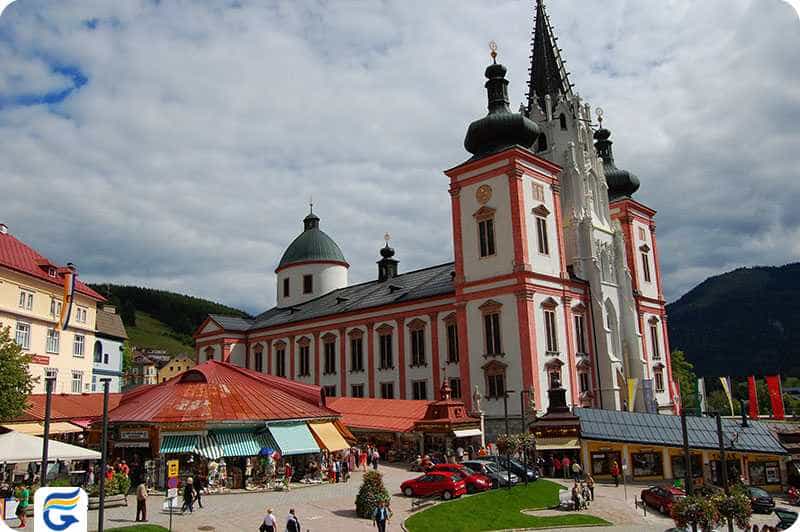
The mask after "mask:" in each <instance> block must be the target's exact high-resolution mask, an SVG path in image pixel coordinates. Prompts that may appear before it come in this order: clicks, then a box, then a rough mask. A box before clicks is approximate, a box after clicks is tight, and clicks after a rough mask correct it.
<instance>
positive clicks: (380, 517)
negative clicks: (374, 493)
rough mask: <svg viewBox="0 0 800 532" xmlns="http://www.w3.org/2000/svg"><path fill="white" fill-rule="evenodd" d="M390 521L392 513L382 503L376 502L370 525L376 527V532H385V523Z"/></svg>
mask: <svg viewBox="0 0 800 532" xmlns="http://www.w3.org/2000/svg"><path fill="white" fill-rule="evenodd" d="M391 519H392V511H391V510H390V509H389V508H388V507H387V506H386V503H385V502H383V501H378V507H377V508H375V510H373V511H372V524H373V525H374V526H376V527H378V532H386V523H388V522H390V521H391Z"/></svg>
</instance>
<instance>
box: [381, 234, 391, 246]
mask: <svg viewBox="0 0 800 532" xmlns="http://www.w3.org/2000/svg"><path fill="white" fill-rule="evenodd" d="M391 239H392V235H390V234H389V233H385V234H384V235H383V240H384V241H385V242H386V245H387V246H388V245H389V240H391Z"/></svg>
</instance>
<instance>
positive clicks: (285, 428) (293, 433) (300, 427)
mask: <svg viewBox="0 0 800 532" xmlns="http://www.w3.org/2000/svg"><path fill="white" fill-rule="evenodd" d="M267 428H268V429H269V432H270V434H272V438H273V439H274V440H275V443H277V444H278V448H279V449H280V450H281V454H283V455H285V456H290V455H293V454H309V453H318V452H319V445H317V441H316V440H315V439H314V436H312V434H311V431H310V430H309V429H308V425H306V424H305V423H302V422H295V423H280V424H269V425H267Z"/></svg>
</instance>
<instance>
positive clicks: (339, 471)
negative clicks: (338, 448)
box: [333, 456, 342, 484]
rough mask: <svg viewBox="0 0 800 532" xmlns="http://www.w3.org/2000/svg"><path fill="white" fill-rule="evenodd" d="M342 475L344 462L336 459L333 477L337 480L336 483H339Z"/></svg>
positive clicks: (334, 460)
mask: <svg viewBox="0 0 800 532" xmlns="http://www.w3.org/2000/svg"><path fill="white" fill-rule="evenodd" d="M341 475H342V462H341V460H339V457H338V456H337V457H334V459H333V476H334V477H335V478H336V483H337V484H338V483H339V479H340V478H341Z"/></svg>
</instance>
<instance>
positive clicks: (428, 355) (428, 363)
mask: <svg viewBox="0 0 800 532" xmlns="http://www.w3.org/2000/svg"><path fill="white" fill-rule="evenodd" d="M417 319H419V320H421V321H423V322H425V326H424V328H423V330H424V331H425V365H423V366H418V367H413V366H412V362H413V358H412V351H411V328H410V327H409V323H411V322H412V321H414V320H417ZM403 329H404V330H403V334H404V335H405V348H406V356H405V359H406V382H405V383H404V386H405V389H406V399H413V398H414V387H413V383H414V382H415V381H424V382H425V390H426V394H427V395H426V397H427V399H428V400H429V401H430V400H432V399H434V398H435V393H434V392H436V391H438V390H434V389H433V381H432V379H433V375H432V373H431V370H432V369H433V363H432V354H433V351H432V344H431V321H430V319H429V318H428V316H426V315H424V314H422V315H419V316H410V317H408V318H406V320H405V324H404V326H403Z"/></svg>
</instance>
